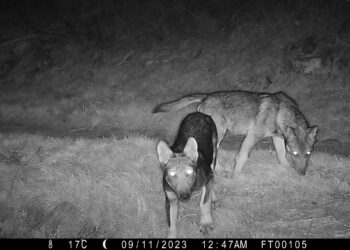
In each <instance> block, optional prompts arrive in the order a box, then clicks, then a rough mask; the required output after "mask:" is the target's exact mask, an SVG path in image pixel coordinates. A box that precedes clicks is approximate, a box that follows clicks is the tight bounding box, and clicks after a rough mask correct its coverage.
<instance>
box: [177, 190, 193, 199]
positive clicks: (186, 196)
mask: <svg viewBox="0 0 350 250" xmlns="http://www.w3.org/2000/svg"><path fill="white" fill-rule="evenodd" d="M179 198H180V200H181V201H188V200H189V199H190V198H191V192H183V193H181V194H180V195H179Z"/></svg>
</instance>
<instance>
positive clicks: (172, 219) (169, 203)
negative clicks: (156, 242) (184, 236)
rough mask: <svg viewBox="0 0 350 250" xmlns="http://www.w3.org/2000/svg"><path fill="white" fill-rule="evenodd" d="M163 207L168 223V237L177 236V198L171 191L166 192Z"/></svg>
mask: <svg viewBox="0 0 350 250" xmlns="http://www.w3.org/2000/svg"><path fill="white" fill-rule="evenodd" d="M165 209H166V214H167V219H168V223H169V232H168V238H176V237H177V228H176V222H177V215H178V211H179V200H178V199H177V197H176V195H175V194H174V193H172V192H166V200H165Z"/></svg>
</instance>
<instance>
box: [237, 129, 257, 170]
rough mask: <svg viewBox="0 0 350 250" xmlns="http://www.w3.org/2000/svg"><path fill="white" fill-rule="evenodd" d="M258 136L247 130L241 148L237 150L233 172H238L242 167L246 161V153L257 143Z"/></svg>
mask: <svg viewBox="0 0 350 250" xmlns="http://www.w3.org/2000/svg"><path fill="white" fill-rule="evenodd" d="M257 141H258V137H257V136H256V135H255V134H253V133H250V132H248V134H247V136H246V137H245V139H244V141H243V143H242V146H241V149H240V150H239V153H238V156H237V158H236V164H235V168H234V171H233V172H234V173H235V174H239V173H240V172H241V170H242V168H243V165H244V164H245V163H246V161H247V160H248V155H249V153H250V151H251V149H252V148H253V146H254V145H255V144H256V143H257Z"/></svg>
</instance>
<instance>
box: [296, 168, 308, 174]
mask: <svg viewBox="0 0 350 250" xmlns="http://www.w3.org/2000/svg"><path fill="white" fill-rule="evenodd" d="M305 173H306V168H304V169H299V170H298V174H299V175H303V176H304V175H305Z"/></svg>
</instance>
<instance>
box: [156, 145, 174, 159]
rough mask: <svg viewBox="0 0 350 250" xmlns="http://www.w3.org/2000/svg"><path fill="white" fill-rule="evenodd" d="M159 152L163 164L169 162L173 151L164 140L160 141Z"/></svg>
mask: <svg viewBox="0 0 350 250" xmlns="http://www.w3.org/2000/svg"><path fill="white" fill-rule="evenodd" d="M157 152H158V159H159V161H160V163H162V164H167V163H168V161H169V159H170V157H171V156H172V155H173V151H171V149H170V148H169V146H168V145H167V144H166V143H165V142H164V141H160V142H159V143H158V146H157Z"/></svg>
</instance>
